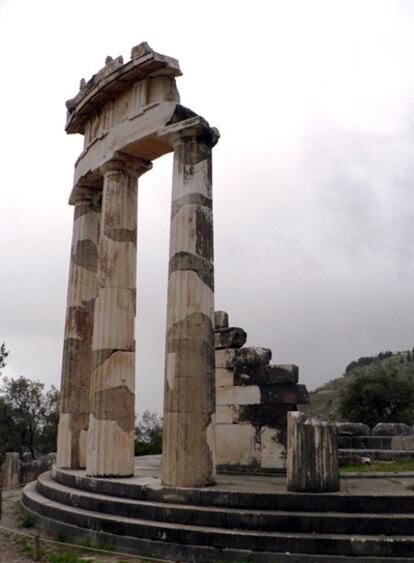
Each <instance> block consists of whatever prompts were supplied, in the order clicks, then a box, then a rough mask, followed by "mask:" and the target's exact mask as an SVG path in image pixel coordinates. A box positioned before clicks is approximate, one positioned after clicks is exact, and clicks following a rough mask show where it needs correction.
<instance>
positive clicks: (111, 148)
mask: <svg viewBox="0 0 414 563" xmlns="http://www.w3.org/2000/svg"><path fill="white" fill-rule="evenodd" d="M160 106H166V107H165V108H164V109H168V108H169V109H168V111H167V112H166V113H165V115H164V114H162V115H161V117H162V119H160V116H159V115H158V114H159V112H157V115H154V128H153V129H152V130H151V131H150V132H149V131H148V128H147V127H145V128H144V129H143V130H142V131H141V130H140V129H139V128H138V129H137V128H136V127H135V128H134V140H133V142H132V143H130V144H128V143H126V144H124V143H123V142H120V140H119V138H117V137H116V135H115V136H114V137H113V141H112V137H111V140H109V139H108V140H107V142H106V143H105V144H104V145H105V146H103V147H102V150H101V149H99V150H98V144H99V143H98V144H95V145H94V146H93V149H94V150H96V151H97V153H96V155H95V156H93V155H90V154H89V153H90V149H87V150H86V152H85V151H84V152H83V153H82V154H81V155H80V156H79V158H78V160H77V162H76V165H75V178H74V185H73V188H72V191H71V194H70V197H69V204H70V205H75V204H76V203H77V202H78V200H79V197H80V195H79V193H78V192H79V190H80V188H81V186H82V187H83V186H88V187H90V188H91V189H94V190H99V191H102V187H103V181H102V173H101V171H100V168H101V167H102V166H103V165H104V164H105V163H106V162H108V161H110V160H112V159H116V158H117V155H119V154H122V155H123V157H124V158H127V157H131V158H132V159H141V160H144V161H148V160H149V158H148V157H150V159H151V160H155V159H157V158H159V157H161V156H163V155H164V154H168V153H170V152H172V151H173V150H174V143H175V142H178V141H179V140H180V139H181V140H182V139H187V140H188V139H189V138H190V135H193V136H194V135H195V136H196V138H198V139H200V140H203V141H205V142H207V141H209V142H210V143H211V142H212V139H213V138H215V137H214V135H216V133H215V132H216V131H217V130H216V129H214V128H210V126H209V124H208V123H207V121H206V120H205V119H204V118H203V117H201V116H198V115H196V114H195V113H194V112H192V111H191V110H188V109H187V108H184V107H182V106H180V105H179V104H172V103H164V104H160ZM171 106H172V107H171ZM188 115H191V117H186V116H188ZM163 120H164V121H163ZM175 120H179V121H175ZM166 121H167V122H168V123H170V124H169V125H165V122H166ZM112 129H116V127H113V128H112ZM108 134H109V135H110V136H111V135H113V133H112V132H111V131H110V132H109V133H108ZM206 139H207V141H206ZM99 142H103V141H99Z"/></svg>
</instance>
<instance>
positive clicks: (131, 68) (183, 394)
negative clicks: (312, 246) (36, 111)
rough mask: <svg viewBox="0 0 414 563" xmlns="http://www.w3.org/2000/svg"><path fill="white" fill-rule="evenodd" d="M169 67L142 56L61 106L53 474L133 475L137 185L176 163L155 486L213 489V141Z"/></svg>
mask: <svg viewBox="0 0 414 563" xmlns="http://www.w3.org/2000/svg"><path fill="white" fill-rule="evenodd" d="M180 74H181V71H180V68H179V65H178V62H177V61H176V60H175V59H172V58H170V57H165V56H163V55H160V54H158V53H155V52H154V51H153V50H152V49H151V48H150V47H149V46H148V45H147V44H146V43H141V44H140V45H138V46H137V47H134V48H133V49H132V51H131V60H130V61H128V62H127V63H125V64H124V63H123V60H122V57H118V58H116V59H112V58H111V57H108V58H107V59H106V63H105V66H104V67H103V68H102V69H101V70H100V71H99V72H98V73H97V74H96V75H94V76H93V77H92V78H91V79H90V80H89V81H88V82H85V81H84V80H82V81H81V84H80V90H79V93H78V94H77V95H76V96H75V98H73V99H72V100H69V101H68V102H67V104H66V105H67V109H68V114H67V122H66V131H67V133H71V134H72V133H80V134H82V135H83V136H84V150H83V152H82V153H81V154H80V156H79V158H78V160H77V161H76V164H75V175H74V184H73V189H72V193H71V196H70V203H71V204H72V205H73V206H74V208H75V209H74V223H73V237H72V252H71V264H70V275H69V288H68V300H67V314H66V328H65V346H64V354H63V374H62V400H61V409H60V410H61V413H60V422H59V435H58V451H57V466H58V467H61V468H71V469H75V468H82V467H86V471H87V474H88V475H94V476H100V477H103V476H128V475H132V474H133V473H134V418H135V416H134V402H135V395H134V389H135V381H134V380H135V340H134V320H135V309H136V305H135V299H136V289H135V285H136V282H135V278H136V237H137V202H138V178H139V177H140V176H141V175H142V174H144V173H145V172H147V171H148V170H150V169H151V167H152V161H153V160H155V159H157V158H159V157H160V156H162V155H164V154H166V153H169V152H174V169H173V193H172V207H171V236H170V267H169V281H168V318H167V336H166V362H165V396H164V443H163V451H164V454H163V465H162V467H163V472H162V481H163V483H164V484H170V485H176V486H178V485H179V486H199V485H206V484H209V483H211V482H213V481H214V476H215V461H214V417H213V413H214V330H213V314H214V270H213V223H212V163H211V149H212V147H213V146H214V145H215V144H216V142H217V140H218V138H219V134H218V131H217V130H216V129H214V128H211V127H210V126H209V124H208V123H207V121H206V120H205V119H203V118H202V117H200V116H199V115H196V114H195V113H194V112H193V111H191V110H189V109H187V108H185V107H184V106H182V105H180V100H179V95H178V91H177V87H176V84H175V78H176V77H177V76H179V75H180Z"/></svg>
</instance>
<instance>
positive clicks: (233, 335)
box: [214, 327, 247, 349]
mask: <svg viewBox="0 0 414 563" xmlns="http://www.w3.org/2000/svg"><path fill="white" fill-rule="evenodd" d="M246 340H247V334H246V333H245V332H244V330H243V329H242V328H238V327H231V328H222V329H220V330H216V331H215V333H214V345H215V348H216V349H222V348H241V347H242V346H243V345H244V344H245V343H246Z"/></svg>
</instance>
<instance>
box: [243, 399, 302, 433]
mask: <svg viewBox="0 0 414 563" xmlns="http://www.w3.org/2000/svg"><path fill="white" fill-rule="evenodd" d="M296 410H297V407H296V405H264V404H258V405H241V406H240V407H239V409H238V412H237V418H238V420H239V421H240V422H251V423H252V424H254V425H255V426H262V425H265V426H268V427H270V428H279V429H282V428H285V429H286V425H287V413H288V412H291V411H296Z"/></svg>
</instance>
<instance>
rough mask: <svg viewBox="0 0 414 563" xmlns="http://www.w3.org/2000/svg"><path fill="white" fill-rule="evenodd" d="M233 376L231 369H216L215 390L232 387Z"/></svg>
mask: <svg viewBox="0 0 414 563" xmlns="http://www.w3.org/2000/svg"><path fill="white" fill-rule="evenodd" d="M233 385H234V376H233V371H232V370H231V369H224V368H216V389H218V388H219V387H232V386H233Z"/></svg>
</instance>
